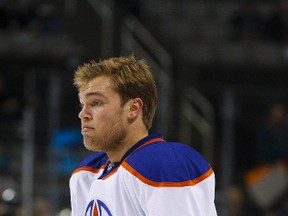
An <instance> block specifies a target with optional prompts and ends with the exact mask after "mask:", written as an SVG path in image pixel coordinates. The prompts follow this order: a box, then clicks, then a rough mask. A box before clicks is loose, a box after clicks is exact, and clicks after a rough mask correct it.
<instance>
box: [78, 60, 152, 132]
mask: <svg viewBox="0 0 288 216" xmlns="http://www.w3.org/2000/svg"><path fill="white" fill-rule="evenodd" d="M99 76H109V77H111V78H112V81H113V84H114V87H115V90H116V91H117V92H118V93H119V94H120V97H121V100H122V104H123V105H124V104H125V103H126V102H127V101H128V100H129V99H133V98H141V99H142V101H143V123H144V125H145V127H146V128H147V129H150V128H151V127H152V122H153V118H154V115H155V111H156V106H157V90H156V85H155V81H154V79H153V76H152V74H151V72H150V69H149V66H148V65H147V64H146V62H145V61H144V60H143V59H142V60H136V59H135V57H134V56H128V57H114V58H110V59H105V60H102V61H99V62H95V61H90V62H89V63H85V64H83V65H82V66H79V67H78V68H77V70H76V71H75V73H74V85H75V86H76V87H77V89H78V91H79V90H80V89H81V88H82V87H83V86H85V85H87V84H88V83H89V82H90V81H91V80H92V79H94V78H96V77H99Z"/></svg>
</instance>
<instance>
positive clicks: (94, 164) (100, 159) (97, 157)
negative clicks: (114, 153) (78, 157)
mask: <svg viewBox="0 0 288 216" xmlns="http://www.w3.org/2000/svg"><path fill="white" fill-rule="evenodd" d="M107 160H108V157H107V155H106V154H105V153H103V152H96V153H94V154H92V155H90V156H88V157H86V158H85V159H84V160H83V161H82V162H81V163H80V164H79V165H78V167H77V168H81V167H84V166H88V167H91V168H94V169H99V168H100V167H101V166H103V165H104V164H105V163H106V162H107Z"/></svg>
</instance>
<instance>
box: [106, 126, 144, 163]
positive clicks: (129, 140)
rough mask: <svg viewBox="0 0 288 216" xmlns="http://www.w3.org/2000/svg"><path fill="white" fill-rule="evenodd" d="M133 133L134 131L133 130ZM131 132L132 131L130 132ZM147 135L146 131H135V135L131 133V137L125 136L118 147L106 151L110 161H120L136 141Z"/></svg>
mask: <svg viewBox="0 0 288 216" xmlns="http://www.w3.org/2000/svg"><path fill="white" fill-rule="evenodd" d="M134 133H135V132H134ZM130 134H133V133H130ZM146 136H148V131H143V132H142V133H139V132H138V133H137V135H136V136H135V135H133V136H132V137H126V138H125V139H123V140H122V141H121V143H120V145H119V146H120V148H119V149H117V150H115V151H110V152H106V154H107V155H108V158H109V160H110V162H112V163H117V162H120V161H121V159H122V158H123V156H124V155H125V153H126V152H127V151H128V150H129V149H130V148H131V147H132V146H133V145H135V144H136V143H137V142H138V141H140V140H141V139H143V138H144V137H146Z"/></svg>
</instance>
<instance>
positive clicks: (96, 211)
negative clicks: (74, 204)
mask: <svg viewBox="0 0 288 216" xmlns="http://www.w3.org/2000/svg"><path fill="white" fill-rule="evenodd" d="M85 216H112V214H111V211H110V210H109V208H108V207H107V205H106V204H105V203H104V202H102V201H101V200H96V201H94V200H92V201H91V202H90V203H89V204H88V205H87V207H86V211H85Z"/></svg>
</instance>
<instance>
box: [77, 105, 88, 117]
mask: <svg viewBox="0 0 288 216" xmlns="http://www.w3.org/2000/svg"><path fill="white" fill-rule="evenodd" d="M78 117H79V118H80V119H81V120H89V119H90V118H91V115H90V112H89V111H88V110H87V108H86V107H85V106H83V107H82V109H81V110H80V112H79V114H78Z"/></svg>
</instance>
